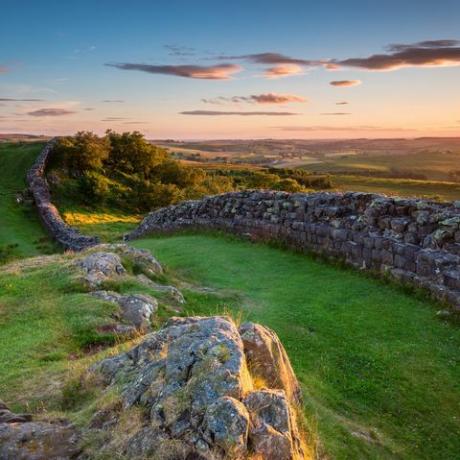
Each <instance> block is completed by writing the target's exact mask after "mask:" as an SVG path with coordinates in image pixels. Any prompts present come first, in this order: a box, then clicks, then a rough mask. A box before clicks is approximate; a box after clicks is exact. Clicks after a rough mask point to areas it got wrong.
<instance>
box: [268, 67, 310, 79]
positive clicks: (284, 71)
mask: <svg viewBox="0 0 460 460" xmlns="http://www.w3.org/2000/svg"><path fill="white" fill-rule="evenodd" d="M301 73H302V67H301V66H300V65H298V64H279V65H275V66H273V67H269V68H268V69H266V70H265V72H264V76H265V78H269V79H274V78H283V77H290V76H292V75H299V74H301Z"/></svg>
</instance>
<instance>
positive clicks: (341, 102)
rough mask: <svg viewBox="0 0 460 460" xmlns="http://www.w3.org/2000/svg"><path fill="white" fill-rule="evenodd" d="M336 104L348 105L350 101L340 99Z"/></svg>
mask: <svg viewBox="0 0 460 460" xmlns="http://www.w3.org/2000/svg"><path fill="white" fill-rule="evenodd" d="M335 105H348V102H347V101H339V102H336V103H335Z"/></svg>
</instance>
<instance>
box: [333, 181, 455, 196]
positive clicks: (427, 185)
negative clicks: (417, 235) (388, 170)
mask: <svg viewBox="0 0 460 460" xmlns="http://www.w3.org/2000/svg"><path fill="white" fill-rule="evenodd" d="M331 178H332V183H333V184H334V188H335V189H336V190H341V191H347V190H354V191H358V192H370V193H383V194H385V195H393V196H406V197H418V198H426V199H435V200H440V201H454V200H460V183H459V182H447V181H432V180H430V181H425V180H414V179H390V178H380V177H379V178H377V177H366V176H352V175H339V174H337V175H332V176H331Z"/></svg>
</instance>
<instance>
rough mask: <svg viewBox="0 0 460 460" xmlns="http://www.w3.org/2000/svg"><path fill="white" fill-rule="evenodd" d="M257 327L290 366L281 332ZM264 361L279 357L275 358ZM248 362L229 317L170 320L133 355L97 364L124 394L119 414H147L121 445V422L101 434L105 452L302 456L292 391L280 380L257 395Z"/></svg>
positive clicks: (210, 459) (213, 459)
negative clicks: (113, 442)
mask: <svg viewBox="0 0 460 460" xmlns="http://www.w3.org/2000/svg"><path fill="white" fill-rule="evenodd" d="M256 326H257V327H256ZM253 328H255V329H256V330H257V331H259V332H260V334H262V335H263V336H264V338H265V340H267V341H268V340H269V337H272V338H274V339H275V340H276V342H277V344H276V345H273V346H269V345H267V346H268V348H270V349H276V350H278V349H279V348H280V349H281V350H282V352H281V351H280V353H279V356H282V357H283V359H286V360H287V356H286V354H285V352H284V350H283V349H282V345H281V344H280V343H279V340H278V338H277V337H276V334H274V333H273V332H272V331H268V330H265V328H263V327H262V326H258V325H253ZM267 357H268V358H267V359H277V355H276V354H275V353H272V354H270V355H267ZM251 359H252V358H251ZM247 361H248V355H247V354H246V353H245V345H244V343H243V340H242V337H241V335H240V332H239V331H238V329H237V327H236V325H235V324H234V322H233V321H232V320H231V319H230V318H228V317H210V318H204V317H191V318H171V319H170V320H169V321H168V322H167V323H166V324H165V326H164V327H163V328H162V329H160V330H159V331H157V332H155V333H151V334H149V335H147V336H146V337H145V338H144V340H143V341H142V342H141V343H140V344H139V345H137V346H136V347H135V348H133V349H132V350H130V351H128V352H127V353H123V354H121V355H118V356H115V357H110V358H107V359H105V360H103V361H101V362H99V363H97V364H96V365H94V366H93V367H92V368H91V370H90V372H92V373H96V374H98V375H99V376H100V377H101V379H100V380H102V381H103V382H104V385H106V386H108V387H109V388H110V387H112V386H116V387H117V388H119V389H120V391H121V398H122V407H123V409H122V410H121V414H122V413H123V412H126V411H130V410H133V409H134V408H136V407H137V408H142V411H143V414H144V418H143V422H142V423H140V425H139V426H138V427H137V428H136V430H135V432H134V433H130V436H126V439H125V441H124V443H123V445H122V446H121V447H120V443H118V444H117V446H114V445H111V441H110V439H114V438H115V435H113V433H116V430H117V429H118V428H117V426H118V424H119V423H121V422H117V421H115V422H114V423H111V424H110V426H109V428H104V429H105V430H108V431H110V433H108V434H107V435H106V436H104V437H103V439H106V440H108V441H106V443H105V444H103V445H101V446H100V450H101V452H104V454H105V455H107V456H110V455H111V453H112V452H113V451H114V449H115V450H117V449H118V450H117V453H118V454H121V455H125V456H127V457H129V458H157V457H155V455H157V456H158V455H160V454H159V452H162V453H163V452H169V453H164V454H161V455H162V456H161V458H164V459H167V458H168V459H169V458H171V459H173V458H174V459H175V458H190V459H191V458H195V459H201V460H223V459H235V460H236V459H256V458H257V459H259V460H264V459H267V460H268V459H270V460H271V459H286V460H298V459H303V458H305V453H304V450H303V448H302V446H301V439H300V437H299V432H298V430H297V426H296V424H297V421H296V411H295V409H294V408H293V406H294V404H296V401H295V400H294V399H292V398H291V395H293V394H294V390H293V389H292V386H288V387H286V388H284V387H283V385H284V383H285V382H287V380H280V381H279V382H277V388H276V389H272V388H267V389H264V390H257V389H255V386H254V378H253V377H254V375H251V372H250V368H248V365H247ZM288 363H289V361H288V360H287V363H286V365H287V364H288ZM267 365H269V364H268V363H267ZM271 365H272V366H275V367H278V366H277V363H274V362H273V361H272V362H271ZM289 369H291V368H290V365H289ZM291 371H292V369H291ZM291 377H292V376H291ZM266 383H267V385H269V381H268V379H267V381H266ZM114 417H115V420H117V418H119V419H120V420H121V419H122V417H123V416H122V415H120V414H115V415H114ZM173 451H174V452H175V454H174V455H176V457H175V456H174V455H173V454H172V452H173ZM276 455H279V456H278V457H276ZM158 458H160V457H158Z"/></svg>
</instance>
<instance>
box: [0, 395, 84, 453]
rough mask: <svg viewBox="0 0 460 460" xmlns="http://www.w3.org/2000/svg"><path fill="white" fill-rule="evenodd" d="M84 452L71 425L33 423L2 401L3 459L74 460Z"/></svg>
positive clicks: (0, 445)
mask: <svg viewBox="0 0 460 460" xmlns="http://www.w3.org/2000/svg"><path fill="white" fill-rule="evenodd" d="M80 452H81V447H80V436H79V434H78V432H77V431H76V429H75V428H74V427H73V425H71V424H70V423H69V422H66V421H63V420H50V421H31V415H28V414H14V413H13V412H11V411H10V410H9V409H8V407H7V406H6V405H5V404H4V403H3V402H2V401H0V459H2V460H70V459H74V458H76V457H77V456H78V454H80Z"/></svg>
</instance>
